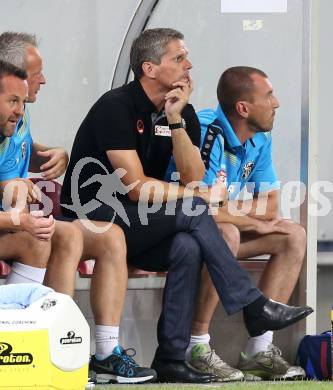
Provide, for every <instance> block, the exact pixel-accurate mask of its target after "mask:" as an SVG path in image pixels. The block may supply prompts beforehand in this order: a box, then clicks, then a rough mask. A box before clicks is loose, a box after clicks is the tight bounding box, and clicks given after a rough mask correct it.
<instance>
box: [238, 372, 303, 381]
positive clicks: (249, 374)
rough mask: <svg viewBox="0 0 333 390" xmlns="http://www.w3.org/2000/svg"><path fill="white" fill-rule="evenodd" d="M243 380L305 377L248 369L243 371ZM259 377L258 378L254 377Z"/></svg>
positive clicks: (278, 379) (282, 379)
mask: <svg viewBox="0 0 333 390" xmlns="http://www.w3.org/2000/svg"><path fill="white" fill-rule="evenodd" d="M243 372H244V377H245V381H257V380H266V381H284V380H291V381H294V380H302V379H305V376H304V375H288V374H284V375H272V374H269V373H267V372H265V371H261V370H250V371H245V370H244V371H243ZM254 378H259V379H254Z"/></svg>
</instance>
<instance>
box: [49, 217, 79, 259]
mask: <svg viewBox="0 0 333 390" xmlns="http://www.w3.org/2000/svg"><path fill="white" fill-rule="evenodd" d="M82 247H83V237H82V233H81V231H80V229H79V228H78V227H77V226H76V225H75V224H74V223H69V222H57V223H56V228H55V232H54V235H53V236H52V252H53V251H58V252H59V253H60V252H63V253H66V255H68V257H69V258H70V257H72V256H73V257H75V260H76V259H77V257H78V256H79V257H81V254H82Z"/></svg>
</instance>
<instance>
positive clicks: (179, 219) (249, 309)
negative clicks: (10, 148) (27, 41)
mask: <svg viewBox="0 0 333 390" xmlns="http://www.w3.org/2000/svg"><path fill="white" fill-rule="evenodd" d="M187 54H188V53H187V49H186V47H185V44H184V42H183V35H182V34H181V33H179V32H178V31H175V30H172V29H152V30H146V31H145V32H143V33H142V34H141V35H140V36H139V37H138V38H137V39H136V40H135V41H134V42H133V45H132V49H131V66H132V70H133V72H134V74H135V80H134V81H133V82H131V83H129V84H128V85H125V86H123V87H121V88H118V89H116V90H113V91H109V92H107V93H106V94H104V95H103V96H102V97H101V98H100V99H99V100H98V101H97V103H96V104H95V105H94V106H93V107H92V109H91V110H90V111H89V113H88V115H87V116H86V118H85V120H84V121H83V123H82V125H81V127H80V129H79V130H78V133H77V135H76V138H75V141H74V145H73V149H72V154H71V158H70V163H69V167H68V171H67V174H66V177H65V180H64V185H63V193H62V203H63V204H64V205H67V207H64V211H65V213H67V214H68V215H72V216H73V215H74V216H79V217H82V216H83V214H86V215H87V216H88V218H90V219H95V220H105V221H115V222H116V223H117V224H119V225H120V226H121V227H122V228H123V229H124V232H125V235H126V242H127V247H128V262H129V263H130V264H133V265H135V266H137V267H139V268H143V269H146V270H155V271H159V270H168V275H167V279H166V285H165V289H164V297H163V307H162V313H161V317H160V319H159V323H158V343H159V346H158V349H157V351H156V354H155V358H154V361H153V363H152V367H153V368H154V369H155V370H156V371H157V374H158V378H159V380H160V381H168V382H201V383H203V382H208V381H211V380H214V379H215V377H214V376H213V375H211V374H208V373H207V374H203V373H198V372H197V371H194V370H193V369H192V368H191V367H189V366H188V365H187V364H186V363H185V350H186V347H187V345H188V342H189V337H190V328H191V319H192V314H193V307H194V303H195V296H196V292H197V288H198V284H199V280H200V272H201V267H202V263H205V264H206V265H207V268H208V270H209V273H210V275H211V278H212V280H213V282H214V285H215V287H216V289H217V291H218V294H219V297H220V299H221V301H222V304H223V305H224V308H225V310H226V311H227V313H228V314H233V313H236V312H238V311H239V310H242V309H243V310H244V319H245V324H246V327H247V329H248V331H249V333H250V335H258V334H260V333H262V332H263V331H265V330H267V329H281V328H283V327H285V326H287V325H289V324H291V323H294V322H296V321H298V320H299V319H301V318H304V317H305V316H307V315H308V314H309V313H310V312H311V311H312V309H311V308H308V307H299V308H295V307H290V306H286V305H282V304H280V303H277V302H274V301H271V300H268V299H267V298H265V297H264V296H263V295H262V293H261V292H260V291H259V290H258V289H257V288H255V287H254V286H253V284H252V282H251V280H250V279H249V276H248V274H247V273H246V272H245V271H244V270H243V269H241V268H240V266H239V265H238V263H237V261H235V258H234V257H233V256H232V254H231V252H230V250H229V248H228V246H227V245H226V243H225V241H224V240H223V238H221V236H220V234H219V231H218V229H217V226H216V223H215V222H214V220H213V219H212V217H211V216H210V215H209V213H208V207H207V203H209V202H210V198H211V195H212V193H216V192H217V191H218V190H219V191H220V192H219V194H218V196H215V200H216V201H219V200H221V201H222V200H223V198H224V197H225V196H226V191H225V188H224V189H221V188H216V187H214V188H213V187H212V188H211V189H209V190H206V191H203V190H202V189H200V190H199V189H195V190H192V189H191V188H192V187H191V186H190V180H193V179H196V180H198V181H200V180H201V179H202V177H203V174H204V166H203V163H202V160H201V157H200V153H199V148H198V147H199V143H200V126H199V123H198V119H197V117H196V115H195V113H194V109H193V107H192V106H191V105H189V104H188V99H189V96H190V93H191V91H192V81H191V78H190V75H189V71H190V69H191V67H192V65H191V63H190V61H189V60H188V58H187ZM171 155H173V157H174V159H175V162H176V166H177V171H178V172H179V174H180V182H181V183H182V184H183V185H186V187H184V186H183V185H178V184H172V183H171V184H170V183H166V182H164V181H163V178H164V176H165V172H166V169H167V166H168V163H169V160H170V156H171ZM120 179H121V182H120ZM175 179H179V178H178V177H177V178H175ZM193 192H194V194H195V197H194V198H192V195H193ZM117 193H118V194H117ZM116 195H118V196H116ZM96 198H97V199H98V200H99V201H101V202H99V201H97V200H96ZM216 198H217V199H216ZM88 202H89V203H88ZM115 211H116V212H115ZM199 211H200V212H199ZM95 363H96V362H93V363H92V364H91V369H94V364H95ZM107 370H108V367H107V364H105V372H107Z"/></svg>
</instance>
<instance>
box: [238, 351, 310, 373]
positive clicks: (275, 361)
mask: <svg viewBox="0 0 333 390" xmlns="http://www.w3.org/2000/svg"><path fill="white" fill-rule="evenodd" d="M238 368H239V369H240V370H242V371H243V373H244V375H245V380H246V379H247V376H250V377H253V376H256V377H260V378H262V379H265V380H280V379H281V380H282V379H287V380H288V379H289V380H295V379H303V378H305V371H304V370H303V368H302V367H297V366H291V365H290V364H289V363H288V362H286V361H285V360H284V359H283V357H282V356H281V351H280V349H279V348H278V347H276V346H274V345H272V344H271V345H270V346H269V347H268V350H267V351H263V352H258V353H257V354H256V355H254V356H252V357H251V356H248V355H247V354H245V353H244V352H241V355H240V359H239V364H238Z"/></svg>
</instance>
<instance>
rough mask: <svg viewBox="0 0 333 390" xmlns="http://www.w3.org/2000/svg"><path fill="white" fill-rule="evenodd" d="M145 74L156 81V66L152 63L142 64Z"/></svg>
mask: <svg viewBox="0 0 333 390" xmlns="http://www.w3.org/2000/svg"><path fill="white" fill-rule="evenodd" d="M142 71H143V74H144V75H145V76H147V77H149V78H150V79H155V66H154V64H153V63H152V62H148V61H146V62H143V63H142Z"/></svg>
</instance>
